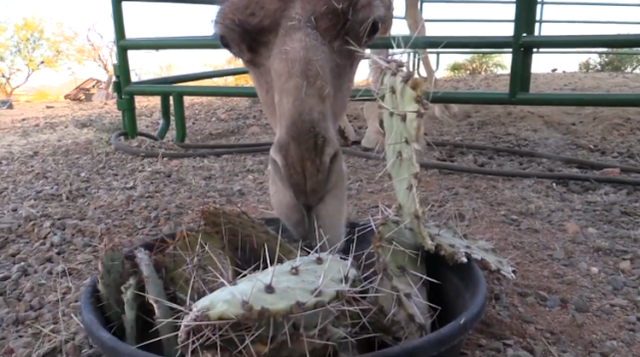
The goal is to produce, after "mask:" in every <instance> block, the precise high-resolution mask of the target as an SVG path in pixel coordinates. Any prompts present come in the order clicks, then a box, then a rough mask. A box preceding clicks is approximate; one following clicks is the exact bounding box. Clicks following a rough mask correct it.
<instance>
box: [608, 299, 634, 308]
mask: <svg viewBox="0 0 640 357" xmlns="http://www.w3.org/2000/svg"><path fill="white" fill-rule="evenodd" d="M607 304H609V305H611V306H614V307H625V306H627V305H629V301H627V300H625V299H613V300H610V301H607Z"/></svg>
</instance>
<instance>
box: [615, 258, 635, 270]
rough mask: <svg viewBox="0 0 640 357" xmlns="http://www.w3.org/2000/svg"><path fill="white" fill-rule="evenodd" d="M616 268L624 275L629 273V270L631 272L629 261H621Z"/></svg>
mask: <svg viewBox="0 0 640 357" xmlns="http://www.w3.org/2000/svg"><path fill="white" fill-rule="evenodd" d="M618 268H619V269H620V271H622V272H625V273H629V272H630V271H631V270H633V268H632V267H631V261H630V260H623V261H621V262H620V264H618Z"/></svg>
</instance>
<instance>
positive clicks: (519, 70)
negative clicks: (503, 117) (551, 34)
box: [509, 0, 538, 99]
mask: <svg viewBox="0 0 640 357" xmlns="http://www.w3.org/2000/svg"><path fill="white" fill-rule="evenodd" d="M537 7H538V2H537V0H516V10H515V12H516V14H515V21H514V25H513V43H512V45H511V75H510V78H509V98H510V99H515V98H516V97H517V95H518V93H520V92H525V93H526V92H529V89H530V87H531V64H532V62H533V49H532V48H528V49H523V48H522V47H521V45H520V41H521V40H522V37H524V36H527V35H534V34H535V30H536V18H537V11H536V10H537Z"/></svg>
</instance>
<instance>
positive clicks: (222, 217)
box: [201, 207, 300, 271]
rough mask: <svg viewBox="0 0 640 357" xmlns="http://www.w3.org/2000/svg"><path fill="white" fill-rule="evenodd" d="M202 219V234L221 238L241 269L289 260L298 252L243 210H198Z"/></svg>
mask: <svg viewBox="0 0 640 357" xmlns="http://www.w3.org/2000/svg"><path fill="white" fill-rule="evenodd" d="M201 222H202V232H203V233H204V234H208V235H214V236H218V237H223V239H224V244H225V249H226V250H227V251H228V252H229V253H230V254H231V255H232V256H233V258H234V260H235V261H234V263H235V264H234V265H235V266H236V267H237V268H238V269H241V270H243V271H248V270H261V269H264V268H265V267H266V265H265V264H267V262H275V261H285V260H291V259H295V258H296V257H298V256H299V255H300V252H299V249H298V248H296V247H293V246H291V245H289V244H288V243H287V242H285V241H284V240H282V239H281V238H280V237H279V235H278V234H276V233H274V232H273V231H272V230H271V229H269V227H267V226H265V225H264V224H263V223H261V222H258V221H256V220H254V219H253V218H251V217H250V216H248V215H247V214H246V213H244V212H242V211H239V210H238V211H232V210H225V209H222V208H220V207H208V208H206V209H203V210H202V211H201Z"/></svg>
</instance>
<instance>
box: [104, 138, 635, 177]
mask: <svg viewBox="0 0 640 357" xmlns="http://www.w3.org/2000/svg"><path fill="white" fill-rule="evenodd" d="M126 135H127V133H126V132H125V131H118V132H116V133H114V134H113V135H112V136H111V143H112V144H113V146H114V148H115V149H116V150H118V151H121V152H124V153H127V154H130V155H135V156H141V157H152V158H158V157H166V158H172V159H180V158H191V157H208V156H223V155H236V154H256V153H268V152H269V148H270V147H271V144H272V142H257V143H237V144H176V146H178V147H180V148H182V149H186V150H197V151H185V152H161V151H155V150H142V149H138V148H134V147H131V146H129V145H126V144H125V143H124V142H122V141H120V140H118V139H119V138H121V137H124V136H126ZM138 135H139V136H141V137H144V138H147V139H150V140H153V141H159V139H158V138H157V137H156V136H155V135H152V134H149V133H145V132H141V131H139V132H138ZM429 145H432V146H435V147H447V146H450V147H454V148H461V149H471V150H481V151H495V152H503V153H508V154H512V155H518V156H523V157H535V158H541V159H547V160H552V161H558V162H562V163H565V164H575V165H581V166H585V167H589V168H591V169H594V170H602V169H607V168H617V169H620V171H621V172H627V173H638V174H640V167H637V166H628V165H616V164H607V163H602V162H597V161H590V160H583V159H577V158H572V157H566V156H560V155H553V154H547V153H542V152H537V151H531V150H522V149H511V148H502V147H495V146H488V145H479V144H466V143H458V142H450V141H432V140H429ZM342 152H343V153H345V154H347V155H351V156H355V157H361V158H365V159H372V160H384V156H383V155H381V154H375V153H371V152H364V151H361V150H357V149H354V148H351V147H343V148H342ZM418 163H419V164H420V166H421V167H422V168H424V169H437V170H446V171H453V172H461V173H467V174H476V175H486V176H500V177H513V178H516V177H518V178H539V179H545V180H564V181H587V182H599V183H609V184H623V185H632V186H640V180H638V179H631V178H626V177H612V176H599V175H583V174H572V173H559V172H535V171H522V170H494V169H485V168H480V167H470V166H463V165H455V164H447V163H441V162H433V161H418Z"/></svg>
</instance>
